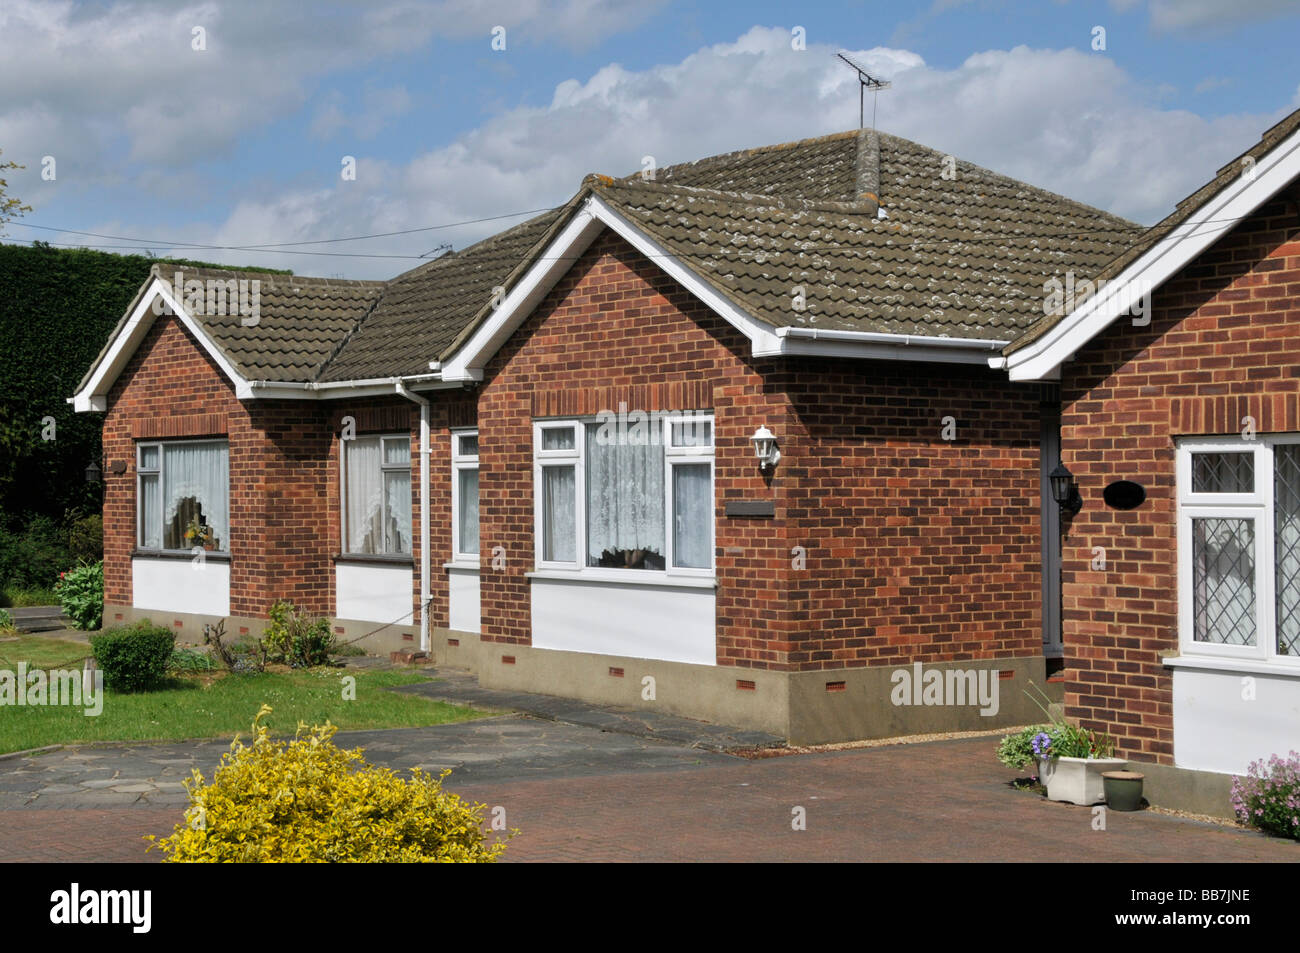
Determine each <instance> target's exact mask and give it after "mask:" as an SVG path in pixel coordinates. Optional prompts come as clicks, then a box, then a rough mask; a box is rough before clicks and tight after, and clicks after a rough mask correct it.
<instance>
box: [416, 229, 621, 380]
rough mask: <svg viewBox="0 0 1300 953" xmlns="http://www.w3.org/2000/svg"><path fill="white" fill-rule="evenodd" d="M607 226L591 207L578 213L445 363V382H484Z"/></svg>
mask: <svg viewBox="0 0 1300 953" xmlns="http://www.w3.org/2000/svg"><path fill="white" fill-rule="evenodd" d="M604 227H605V226H604V223H603V222H601V221H600V219H599V218H597V217H596V216H595V215H593V214H592V213H591V209H590V204H588V205H587V206H585V207H584V208H583V209H582V210H581V211H580V212H578V213H577V214H576V215H575V216H574V217H573V220H572V221H571V222H569V224H568V225H566V226H565V227H564V229H563V230H562V231H561V232H560V234H558V235H556V236H555V238H554V239H552V241H551V243H550V244H549V245H547V246H546V249H545V250H544V251H543V252H542V254H541V257H540V258H539V259H538V260H537V261H536V262H534V263H533V266H532V267H531V268H529V269H528V271H526V272H525V273H524V276H523V277H522V278H521V279H520V280H519V281H518V282H516V283H515V286H514V287H513V288H511V289H510V293H509V294H507V295H506V296H505V297H504V298H503V299H502V300H501V304H500V306H498V307H497V309H496V311H495V312H493V314H492V316H491V317H490V318H489V319H488V320H487V321H485V322H484V323H483V324H482V325H480V327H479V328H478V330H477V331H475V332H474V333H473V334H472V335H470V337H469V340H467V341H466V342H465V343H464V344H462V345H461V346H460V348H459V349H458V350H457V351H456V353H455V354H453V355H452V356H451V358H450V359H449V360H446V361H443V362H442V379H443V380H444V381H449V382H450V381H481V380H482V379H483V368H484V367H485V366H486V365H487V362H488V361H489V360H491V358H492V355H494V354H495V353H496V352H497V350H498V349H500V347H501V346H502V345H503V344H505V342H506V341H507V340H509V338H510V335H511V334H513V333H514V332H515V329H516V328H518V327H519V325H521V324H522V323H523V322H524V319H525V318H527V317H528V315H529V314H531V313H532V311H533V309H534V308H535V307H537V305H538V304H540V303H541V301H542V299H543V298H545V297H546V295H547V294H549V293H550V290H551V289H552V288H554V287H555V285H556V284H557V283H558V282H559V280H560V279H561V278H562V277H564V273H565V272H567V271H568V270H569V269H570V268H572V267H573V263H574V261H575V260H576V259H577V258H578V256H580V255H581V254H582V253H583V252H585V251H586V250H587V249H588V248H589V247H590V246H591V243H592V242H593V241H595V240H596V236H597V235H598V234H600V231H601V229H603V228H604Z"/></svg>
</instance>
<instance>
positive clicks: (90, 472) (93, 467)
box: [86, 460, 103, 483]
mask: <svg viewBox="0 0 1300 953" xmlns="http://www.w3.org/2000/svg"><path fill="white" fill-rule="evenodd" d="M102 473H103V471H102V470H100V468H99V463H98V462H96V461H95V460H91V461H90V466H88V467H86V482H87V483H98V482H99V478H100V475H101V474H102Z"/></svg>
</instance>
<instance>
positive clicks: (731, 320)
mask: <svg viewBox="0 0 1300 953" xmlns="http://www.w3.org/2000/svg"><path fill="white" fill-rule="evenodd" d="M590 202H591V206H592V208H593V211H594V212H595V214H596V217H597V218H599V219H600V220H601V221H602V222H604V223H605V224H606V225H608V226H609V227H610V228H611V229H612V230H613V231H614V232H616V233H617V234H618V236H619V237H620V238H622V239H623V240H624V241H625V242H627V243H628V244H629V245H631V246H632V247H633V248H635V249H636V250H637V251H639V252H640V253H641V254H643V255H645V256H646V257H647V258H649V259H650V260H651V261H653V262H654V263H655V264H656V265H658V266H659V267H660V268H661V269H663V271H665V272H666V273H667V274H668V276H669V277H671V278H672V279H673V280H674V281H676V282H677V283H678V284H679V285H681V286H682V287H683V288H685V289H686V290H687V291H689V292H690V293H691V294H693V295H695V297H697V298H699V299H700V301H702V302H704V304H706V305H708V306H709V307H710V308H711V309H713V311H715V312H716V313H717V314H718V315H720V316H721V317H722V318H723V319H724V320H726V321H727V323H728V324H730V325H732V326H733V327H735V328H736V330H738V331H739V332H740V333H741V334H743V335H745V337H747V338H748V339H749V340H750V343H751V344H752V346H753V349H754V355H755V356H756V357H757V356H759V349H760V348H766V347H770V346H771V344H772V339H773V338H774V337H775V328H773V327H772V326H771V325H770V324H767V323H766V322H762V321H757V320H755V319H754V318H752V317H750V315H749V314H748V313H746V312H745V311H743V310H741V309H740V308H738V307H737V306H736V305H735V304H733V303H732V301H731V299H729V298H727V297H726V296H725V295H723V294H721V293H719V291H718V290H717V289H716V288H714V287H713V286H712V285H711V284H709V283H708V282H707V281H705V280H704V279H703V278H701V277H700V276H699V275H697V274H696V273H695V272H693V271H692V270H691V269H689V268H687V267H686V266H685V265H683V264H682V263H681V261H680V257H679V256H678V255H676V254H675V253H673V252H671V251H669V250H668V249H667V248H666V247H664V246H663V245H661V244H660V243H659V242H658V241H656V240H655V239H653V238H651V237H650V236H649V235H647V234H646V233H645V232H643V231H642V230H641V229H639V228H637V227H636V226H635V225H634V224H632V223H631V222H630V221H628V220H627V219H626V218H625V217H624V216H623V215H621V214H620V213H618V212H616V211H615V210H614V209H613V208H611V207H610V206H609V204H608V203H607V202H605V200H604V199H602V198H600V196H598V195H593V196H592V197H591V200H590Z"/></svg>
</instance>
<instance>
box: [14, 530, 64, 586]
mask: <svg viewBox="0 0 1300 953" xmlns="http://www.w3.org/2000/svg"><path fill="white" fill-rule="evenodd" d="M72 564H73V559H72V557H71V556H70V555H69V553H68V539H67V533H66V532H65V531H64V529H63V528H62V527H61V526H59V524H58V523H57V522H56V521H55V520H54V519H53V518H51V517H48V516H36V517H33V518H32V520H31V521H30V522H29V523H28V524H27V525H26V526H25V527H23V528H22V529H21V530H18V531H10V529H9V528H7V527H5V526H3V525H0V583H2V584H4V585H6V586H15V587H18V588H20V589H34V588H41V587H45V586H52V585H54V582H55V580H56V579H58V578H59V572H60V571H62V570H64V569H67V568H68V567H69V566H70V565H72Z"/></svg>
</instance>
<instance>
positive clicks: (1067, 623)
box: [1062, 198, 1300, 764]
mask: <svg viewBox="0 0 1300 953" xmlns="http://www.w3.org/2000/svg"><path fill="white" fill-rule="evenodd" d="M1296 211H1297V209H1296V202H1295V200H1294V198H1292V199H1288V200H1281V201H1277V202H1274V203H1271V204H1269V205H1268V206H1266V207H1265V208H1262V209H1261V210H1260V211H1259V212H1258V213H1256V214H1255V215H1253V216H1251V217H1250V218H1249V219H1247V220H1246V221H1245V222H1243V223H1242V224H1241V225H1239V226H1237V227H1236V228H1235V229H1233V230H1232V232H1230V233H1229V234H1228V235H1226V236H1225V237H1224V238H1223V239H1222V240H1221V241H1219V242H1217V243H1216V244H1215V245H1214V246H1213V247H1212V248H1211V249H1210V250H1209V251H1207V252H1206V253H1205V254H1203V255H1202V256H1201V257H1200V258H1199V259H1198V260H1197V261H1195V262H1193V263H1192V264H1191V265H1189V266H1188V267H1187V268H1185V269H1184V270H1183V271H1182V272H1181V273H1180V274H1179V275H1177V276H1176V277H1175V278H1174V279H1172V280H1171V281H1169V282H1167V283H1166V285H1165V286H1164V287H1162V288H1161V289H1159V290H1158V291H1157V292H1156V294H1155V299H1154V305H1153V309H1152V319H1151V323H1150V325H1149V326H1148V327H1134V326H1133V324H1132V319H1131V318H1121V319H1120V320H1119V321H1117V322H1116V323H1115V324H1114V325H1112V326H1111V327H1110V328H1109V329H1107V330H1106V331H1105V332H1104V333H1102V334H1101V335H1099V336H1098V337H1097V338H1096V339H1094V340H1093V341H1092V342H1091V343H1090V344H1089V345H1088V346H1087V347H1085V348H1083V349H1082V350H1081V351H1080V352H1079V354H1078V355H1077V357H1076V360H1075V361H1074V362H1073V363H1072V364H1070V365H1068V366H1067V367H1066V368H1065V369H1064V372H1063V377H1062V400H1063V403H1064V406H1063V414H1062V457H1063V458H1064V460H1065V462H1066V465H1067V466H1068V467H1069V468H1070V470H1071V471H1072V472H1073V473H1074V474H1075V476H1076V478H1077V480H1078V483H1079V487H1080V492H1081V494H1082V496H1083V499H1084V508H1083V510H1082V511H1081V512H1080V513H1079V514H1078V516H1077V517H1075V518H1074V520H1073V521H1072V524H1071V525H1069V526H1068V528H1067V538H1066V541H1065V544H1064V553H1063V556H1064V573H1063V583H1064V629H1065V651H1066V657H1067V662H1068V667H1069V673H1070V677H1069V683H1068V685H1067V691H1066V713H1067V715H1068V716H1069V717H1071V718H1077V719H1079V720H1080V722H1081V723H1082V724H1083V725H1084V726H1085V727H1092V728H1101V729H1104V730H1106V731H1108V732H1110V733H1112V734H1113V735H1115V736H1116V738H1117V740H1118V742H1119V748H1120V752H1121V753H1122V754H1123V755H1124V756H1125V757H1129V758H1132V759H1134V760H1137V761H1156V762H1160V763H1165V764H1171V763H1172V762H1173V707H1172V706H1173V698H1172V677H1171V674H1170V671H1169V670H1168V669H1167V668H1165V667H1164V665H1162V664H1161V662H1160V653H1161V652H1162V651H1165V652H1176V651H1177V649H1178V601H1177V543H1176V522H1175V519H1176V512H1177V509H1176V496H1175V473H1174V448H1175V444H1174V437H1176V436H1178V435H1183V434H1187V435H1193V434H1234V433H1240V432H1241V429H1242V424H1241V419H1242V418H1243V417H1244V416H1247V415H1251V416H1254V417H1255V420H1256V424H1257V430H1258V431H1259V432H1261V433H1268V432H1281V431H1297V430H1300V371H1298V370H1297V368H1298V367H1300V306H1298V305H1297V297H1300V222H1297V214H1296ZM1119 479H1131V480H1135V481H1137V482H1138V483H1141V484H1142V485H1143V486H1145V487H1146V491H1147V501H1146V502H1145V503H1144V504H1143V505H1142V506H1141V507H1139V508H1137V509H1135V510H1129V511H1119V510H1112V509H1109V508H1108V507H1107V506H1106V505H1105V503H1104V502H1103V501H1102V498H1101V494H1102V490H1103V489H1104V488H1105V486H1106V485H1107V484H1108V483H1110V482H1111V481H1113V480H1119ZM1094 546H1103V547H1105V549H1106V555H1107V568H1106V570H1105V571H1093V570H1092V569H1091V561H1092V548H1093V547H1094Z"/></svg>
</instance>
